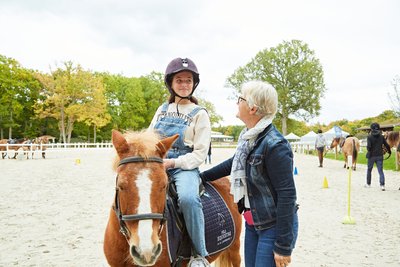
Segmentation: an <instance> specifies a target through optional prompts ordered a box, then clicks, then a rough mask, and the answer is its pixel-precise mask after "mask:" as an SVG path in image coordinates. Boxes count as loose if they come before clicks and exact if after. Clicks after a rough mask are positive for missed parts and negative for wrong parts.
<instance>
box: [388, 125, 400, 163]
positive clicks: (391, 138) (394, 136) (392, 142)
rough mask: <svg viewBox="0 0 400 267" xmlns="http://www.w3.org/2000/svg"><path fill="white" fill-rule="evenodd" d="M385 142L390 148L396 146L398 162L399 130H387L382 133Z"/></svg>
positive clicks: (399, 157) (399, 158) (399, 150)
mask: <svg viewBox="0 0 400 267" xmlns="http://www.w3.org/2000/svg"><path fill="white" fill-rule="evenodd" d="M384 136H385V139H386V142H387V143H388V144H389V146H390V147H391V148H393V147H394V148H396V151H397V160H398V164H400V131H389V132H385V134H384Z"/></svg>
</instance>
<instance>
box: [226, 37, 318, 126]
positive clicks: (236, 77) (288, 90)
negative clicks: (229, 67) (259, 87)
mask: <svg viewBox="0 0 400 267" xmlns="http://www.w3.org/2000/svg"><path fill="white" fill-rule="evenodd" d="M249 80H261V81H266V82H268V83H270V84H271V85H272V86H274V87H275V89H276V90H277V92H278V96H279V105H278V112H279V113H280V117H281V123H282V132H283V134H286V133H287V119H288V118H289V115H295V116H297V117H299V118H303V119H304V120H308V119H310V118H313V117H315V116H317V115H319V111H320V109H321V106H320V101H319V100H320V98H321V97H323V95H324V92H325V90H326V89H325V84H324V78H323V70H322V66H321V64H320V62H319V59H317V58H316V56H315V53H314V51H313V50H311V49H310V48H309V47H308V45H307V44H305V43H303V42H301V41H299V40H292V41H290V42H287V41H284V42H283V43H281V44H279V45H278V46H277V47H273V48H270V49H264V50H262V51H260V52H259V53H257V55H256V56H255V57H254V58H253V59H252V60H251V61H250V62H249V63H247V64H246V65H245V66H243V67H239V68H238V69H237V70H236V71H235V72H234V73H233V74H232V75H231V76H230V77H228V79H227V86H229V87H233V88H235V89H236V90H237V91H238V90H240V89H239V88H240V86H241V85H242V84H243V83H244V82H246V81H249Z"/></svg>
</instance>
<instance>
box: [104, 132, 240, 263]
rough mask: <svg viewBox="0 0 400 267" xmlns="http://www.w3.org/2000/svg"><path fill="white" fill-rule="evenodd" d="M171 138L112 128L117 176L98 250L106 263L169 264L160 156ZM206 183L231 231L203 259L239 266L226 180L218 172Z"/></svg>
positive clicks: (237, 218)
mask: <svg viewBox="0 0 400 267" xmlns="http://www.w3.org/2000/svg"><path fill="white" fill-rule="evenodd" d="M177 138H178V135H175V136H172V137H169V138H165V139H160V138H159V136H158V135H156V134H155V133H154V132H150V131H146V132H140V133H135V132H129V133H126V134H124V135H122V134H121V133H120V132H118V131H115V130H113V133H112V143H113V145H114V148H115V150H116V152H117V157H116V158H115V161H114V165H113V166H114V170H115V171H116V173H117V178H116V179H117V181H116V192H115V199H114V204H113V207H112V208H111V210H110V215H109V220H108V224H107V227H106V231H105V235H104V254H105V256H106V259H107V261H108V263H109V264H110V265H111V266H160V267H161V266H162V267H165V266H171V264H170V259H169V256H168V248H167V247H168V246H167V233H166V232H167V230H166V229H167V227H163V226H164V221H165V219H166V218H165V209H166V197H167V187H168V177H167V174H166V172H165V169H164V165H163V162H162V158H163V157H164V156H165V155H166V153H167V151H168V150H169V149H170V147H171V146H172V144H173V143H174V142H175V140H176V139H177ZM212 184H213V185H214V187H215V188H216V189H217V190H218V191H219V193H220V195H221V196H222V197H223V198H224V200H225V202H226V204H227V205H228V207H229V209H230V212H231V214H232V217H233V221H234V224H235V226H236V231H235V236H234V239H233V242H232V244H231V246H230V247H229V248H228V249H226V250H224V251H222V252H218V253H216V254H214V255H212V256H210V257H208V258H207V259H208V260H209V261H210V262H212V261H214V260H216V258H217V257H218V256H220V257H219V258H218V259H217V261H218V264H220V265H219V266H234V267H239V266H240V261H241V258H240V232H241V223H242V218H241V215H240V214H239V212H238V209H237V205H236V204H235V203H234V202H233V197H232V196H231V195H230V193H229V188H230V182H229V180H228V179H227V178H222V179H218V180H216V181H214V182H213V183H212ZM167 223H168V222H167ZM171 223H174V222H171ZM186 264H187V262H183V265H184V266H186Z"/></svg>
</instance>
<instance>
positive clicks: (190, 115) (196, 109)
mask: <svg viewBox="0 0 400 267" xmlns="http://www.w3.org/2000/svg"><path fill="white" fill-rule="evenodd" d="M202 109H204V110H205V111H206V112H207V110H206V109H205V108H203V107H200V106H198V107H195V108H194V109H193V110H192V111H191V112H190V113H189V114H187V115H188V116H189V117H190V118H193V117H194V116H195V115H196V114H197V113H198V112H199V111H200V110H202ZM207 113H208V112H207Z"/></svg>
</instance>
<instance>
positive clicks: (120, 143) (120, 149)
mask: <svg viewBox="0 0 400 267" xmlns="http://www.w3.org/2000/svg"><path fill="white" fill-rule="evenodd" d="M112 143H113V145H114V147H115V150H117V153H118V155H121V154H123V153H126V152H128V151H129V146H128V142H126V139H125V137H124V136H123V135H122V133H120V132H119V131H117V130H112Z"/></svg>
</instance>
